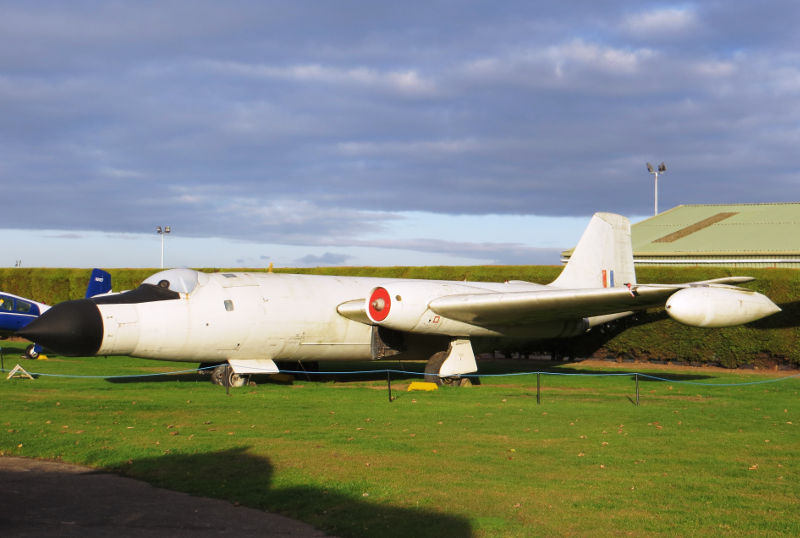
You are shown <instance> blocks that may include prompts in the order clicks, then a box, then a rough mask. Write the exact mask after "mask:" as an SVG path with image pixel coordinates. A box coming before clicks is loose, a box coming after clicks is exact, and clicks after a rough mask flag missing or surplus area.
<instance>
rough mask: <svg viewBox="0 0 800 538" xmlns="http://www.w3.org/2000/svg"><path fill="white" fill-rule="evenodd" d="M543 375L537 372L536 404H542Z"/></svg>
mask: <svg viewBox="0 0 800 538" xmlns="http://www.w3.org/2000/svg"><path fill="white" fill-rule="evenodd" d="M541 380H542V373H541V372H536V403H537V404H540V403H542V381H541Z"/></svg>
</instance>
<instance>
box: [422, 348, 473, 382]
mask: <svg viewBox="0 0 800 538" xmlns="http://www.w3.org/2000/svg"><path fill="white" fill-rule="evenodd" d="M445 360H447V352H446V351H440V352H438V353H434V354H433V355H431V358H430V359H428V362H427V363H426V364H425V381H427V382H428V383H436V385H438V386H440V387H441V386H448V387H469V386H472V385H480V384H481V380H480V379H478V378H477V377H472V378H470V377H461V376H451V377H439V371H440V370H441V369H442V364H444V361H445Z"/></svg>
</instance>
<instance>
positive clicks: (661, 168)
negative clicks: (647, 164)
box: [658, 162, 667, 172]
mask: <svg viewBox="0 0 800 538" xmlns="http://www.w3.org/2000/svg"><path fill="white" fill-rule="evenodd" d="M658 171H659V172H666V171H667V165H666V164H664V163H663V162H662V163H661V164H659V165H658Z"/></svg>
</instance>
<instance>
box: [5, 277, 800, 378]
mask: <svg viewBox="0 0 800 538" xmlns="http://www.w3.org/2000/svg"><path fill="white" fill-rule="evenodd" d="M202 270H204V271H212V269H202ZM560 270H561V268H560V267H557V266H475V267H471V266H470V267H460V266H455V267H450V266H448V267H442V266H434V267H325V268H315V269H276V270H275V271H276V272H297V273H308V274H336V275H345V276H377V277H381V276H383V277H391V278H428V279H438V280H472V281H505V280H527V281H531V282H539V283H547V282H550V281H552V280H553V279H554V278H555V277H556V276H557V275H558V273H559V271H560ZM155 271H157V269H110V270H109V273H111V278H112V283H113V288H114V291H121V290H126V289H132V288H135V287H136V286H138V285H139V283H141V281H142V280H144V279H145V278H147V277H148V276H149V275H151V274H153V273H154V272H155ZM89 273H90V270H89V269H19V268H0V289H2V290H3V291H7V292H10V293H15V294H17V295H22V296H23V297H30V298H32V299H36V300H39V301H43V302H46V303H48V304H55V303H57V302H60V301H65V300H68V299H75V298H80V297H83V295H84V293H85V290H86V284H87V282H88V278H89ZM730 275H747V276H753V277H755V278H756V279H757V280H756V281H755V282H753V283H751V284H748V285H747V286H748V287H750V288H752V289H755V290H757V291H760V292H762V293H764V294H766V295H767V296H768V297H770V298H771V299H772V300H773V301H774V302H775V303H777V304H778V305H779V306H781V308H783V311H782V312H780V313H778V314H775V315H773V316H770V317H768V318H766V319H763V320H760V321H757V322H755V323H750V324H748V325H746V326H742V327H733V328H726V329H699V328H694V327H686V326H683V325H681V324H679V323H677V322H675V321H673V320H672V319H670V318H669V317H667V316H666V315H665V314H664V313H663V310H660V311H659V310H656V311H651V312H647V313H643V314H640V315H638V316H637V317H636V318H634V319H626V320H622V321H620V322H618V324H617V325H616V326H614V327H609V328H607V329H605V330H604V331H597V330H594V331H592V332H591V333H589V334H588V335H586V337H583V338H581V339H577V340H570V341H565V342H558V343H552V342H551V343H548V345H549V346H556V347H558V348H559V349H560V350H561V351H562V352H565V353H570V354H578V355H579V356H586V355H588V354H596V355H598V356H604V357H608V356H616V357H628V356H630V357H636V358H640V359H656V360H678V361H686V362H691V363H698V364H704V363H713V364H720V365H723V366H727V367H731V368H734V367H741V366H746V365H763V364H784V365H788V366H793V367H798V366H800V345H798V344H800V329H799V328H798V325H800V323H799V322H798V320H800V301H798V297H800V271H797V270H793V269H732V268H710V267H699V268H693V267H689V268H686V267H652V268H640V269H637V277H638V280H639V281H640V282H659V283H675V282H690V281H695V280H705V279H709V278H716V277H721V276H730Z"/></svg>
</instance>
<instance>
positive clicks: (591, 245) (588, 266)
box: [551, 213, 636, 289]
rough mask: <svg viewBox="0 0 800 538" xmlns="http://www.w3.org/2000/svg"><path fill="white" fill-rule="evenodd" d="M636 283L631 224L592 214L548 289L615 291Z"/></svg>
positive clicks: (620, 217)
mask: <svg viewBox="0 0 800 538" xmlns="http://www.w3.org/2000/svg"><path fill="white" fill-rule="evenodd" d="M635 283H636V271H635V270H634V268H633V249H632V248H631V224H630V221H628V219H627V218H625V217H623V216H621V215H615V214H614V213H595V214H594V216H593V217H592V220H591V222H589V226H588V227H587V228H586V230H585V231H584V232H583V235H582V236H581V239H580V241H578V245H577V246H576V247H575V249H574V250H573V252H572V256H571V257H570V259H569V261H568V262H567V265H566V267H564V270H563V271H561V274H560V275H558V278H556V279H555V280H554V281H553V282H552V283H551V286H555V287H558V288H567V289H570V288H614V287H617V288H618V287H622V286H625V285H626V284H635Z"/></svg>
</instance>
